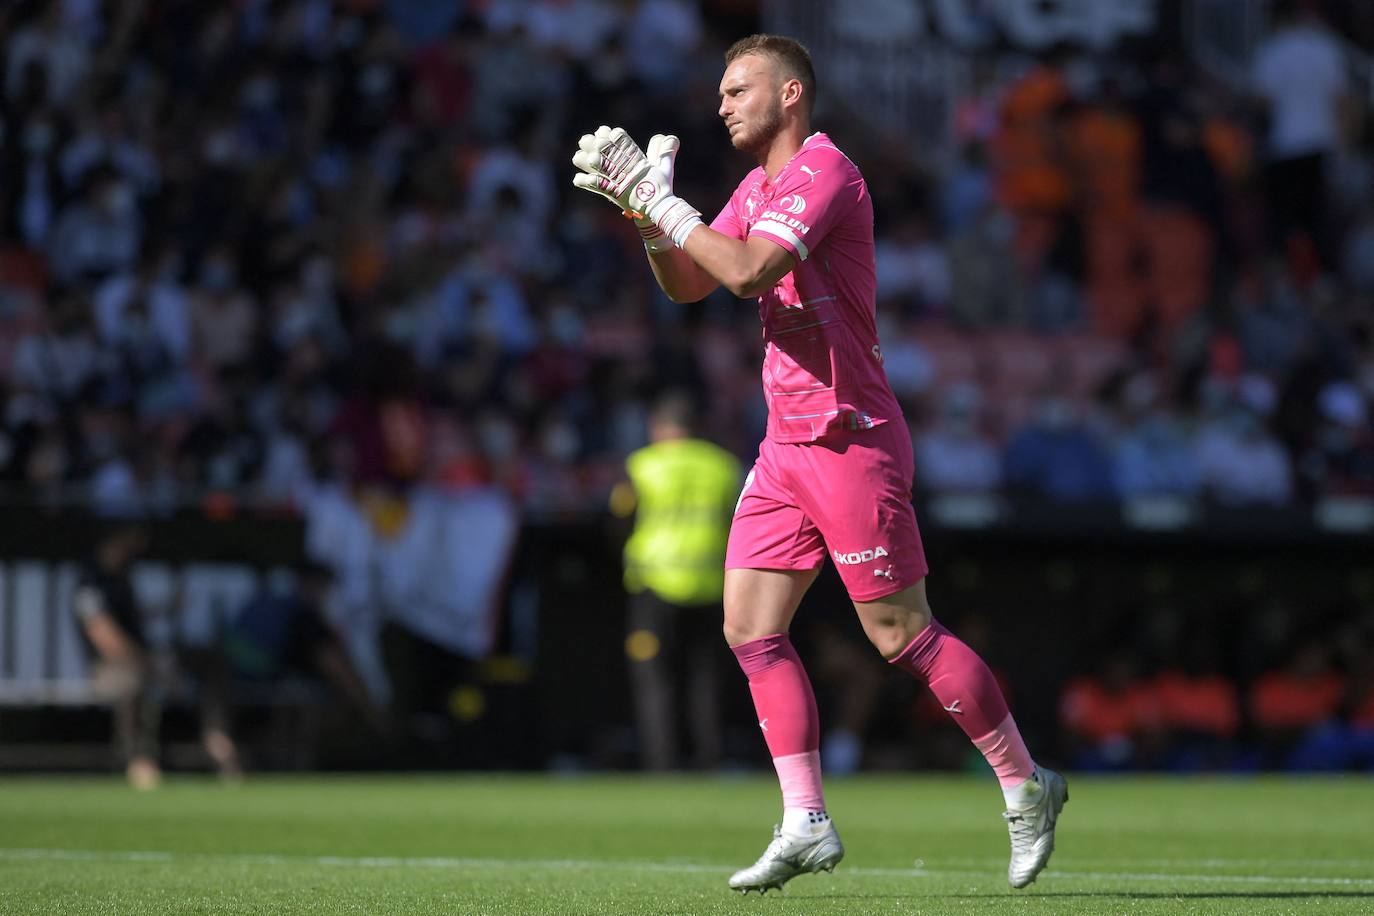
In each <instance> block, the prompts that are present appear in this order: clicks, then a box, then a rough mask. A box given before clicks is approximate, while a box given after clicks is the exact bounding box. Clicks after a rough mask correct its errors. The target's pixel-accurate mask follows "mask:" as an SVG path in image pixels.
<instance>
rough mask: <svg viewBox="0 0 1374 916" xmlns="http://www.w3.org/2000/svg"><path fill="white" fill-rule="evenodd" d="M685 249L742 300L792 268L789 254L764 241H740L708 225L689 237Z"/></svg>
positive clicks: (755, 294) (750, 296)
mask: <svg viewBox="0 0 1374 916" xmlns="http://www.w3.org/2000/svg"><path fill="white" fill-rule="evenodd" d="M683 250H684V251H685V252H686V253H687V254H688V255H689V256H690V257H691V259H692V261H693V262H695V263H696V264H697V265H698V267H699V268H700V269H701V270H702V271H703V272H704V273H706V274H708V275H709V276H711V277H712V278H714V279H715V281H716V282H718V283H720V284H721V285H722V286H724V287H725V288H726V289H728V290H729V291H730V292H732V293H734V294H735V295H736V296H738V297H740V298H741V299H751V298H753V297H754V296H758V295H761V294H762V293H764V292H766V291H767V290H768V289H769V288H771V287H772V286H773V284H774V283H776V282H777V281H778V279H779V278H781V276H782V275H783V274H785V273H787V272H788V271H789V270H791V269H792V258H791V255H790V254H788V253H787V251H786V250H785V249H783V248H781V247H780V246H778V245H775V244H773V243H772V242H769V241H765V240H762V239H758V240H754V241H753V243H752V244H751V243H750V242H749V241H740V240H739V239H736V238H731V237H730V236H728V235H723V234H721V233H719V232H716V231H715V230H714V229H711V228H710V227H709V226H699V227H698V228H697V229H695V230H693V232H692V234H691V235H689V236H688V237H687V240H686V244H685V245H684V246H683Z"/></svg>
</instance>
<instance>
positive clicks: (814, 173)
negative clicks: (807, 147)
mask: <svg viewBox="0 0 1374 916" xmlns="http://www.w3.org/2000/svg"><path fill="white" fill-rule="evenodd" d="M799 168H800V169H801V170H802V171H803V172H805V173H806V174H808V175H810V176H811V180H812V181H815V180H816V176H817V175H819V174H820V173H821V170H820V169H813V168H808V167H807V166H804V165H803V166H799Z"/></svg>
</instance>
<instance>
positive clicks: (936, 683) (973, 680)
mask: <svg viewBox="0 0 1374 916" xmlns="http://www.w3.org/2000/svg"><path fill="white" fill-rule="evenodd" d="M892 664H894V665H896V666H897V667H899V668H901V669H902V670H904V671H906V672H908V673H910V674H912V675H915V676H916V677H918V678H920V679H921V680H923V681H925V682H926V684H927V685H928V686H929V687H930V690H931V693H933V694H935V698H936V699H937V700H939V701H940V705H941V706H943V707H944V708H945V711H946V712H948V713H949V714H950V716H951V717H952V718H953V719H954V721H955V722H957V723H959V727H960V728H962V729H963V730H964V734H966V735H968V736H969V738H970V739H971V740H972V741H973V744H974V746H975V747H977V748H978V750H979V751H981V752H982V754H983V756H984V757H986V758H987V761H988V763H989V764H991V765H992V769H993V772H995V773H996V774H997V781H998V782H999V783H1000V784H1001V785H1002V787H1003V788H1007V787H1008V786H1014V785H1017V784H1018V783H1021V782H1024V781H1025V780H1027V779H1029V778H1030V777H1031V776H1032V775H1034V773H1035V763H1034V761H1032V760H1031V756H1030V752H1029V751H1027V750H1026V744H1025V742H1024V741H1022V740H1021V732H1020V730H1018V729H1017V727H1016V721H1015V720H1014V719H1013V718H1012V717H1011V713H1010V712H1009V711H1008V710H1007V701H1006V700H1005V699H1004V698H1003V697H1002V688H1001V687H998V686H997V679H996V678H995V677H993V675H992V671H991V670H989V668H988V666H987V664H986V663H984V661H983V660H982V659H981V658H979V657H978V653H976V652H974V651H973V650H972V649H970V648H969V647H968V646H967V645H965V644H964V643H963V642H962V641H961V640H959V639H958V638H957V637H955V636H954V634H952V633H950V632H949V630H946V629H945V628H944V627H943V626H941V625H940V624H939V623H938V622H936V621H935V620H934V619H932V620H931V621H930V626H928V627H926V628H925V629H924V630H922V631H921V632H920V633H919V634H918V635H917V636H916V638H915V639H913V640H912V641H911V644H910V645H909V646H907V647H906V648H905V649H903V650H902V651H901V653H900V654H898V656H897V657H896V658H894V659H892Z"/></svg>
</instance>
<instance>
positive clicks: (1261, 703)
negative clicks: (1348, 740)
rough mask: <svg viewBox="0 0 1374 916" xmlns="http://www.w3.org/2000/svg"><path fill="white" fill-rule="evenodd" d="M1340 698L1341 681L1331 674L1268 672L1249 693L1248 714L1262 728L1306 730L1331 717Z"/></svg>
mask: <svg viewBox="0 0 1374 916" xmlns="http://www.w3.org/2000/svg"><path fill="white" fill-rule="evenodd" d="M1344 697H1345V678H1343V677H1342V676H1341V675H1339V674H1337V673H1335V672H1334V671H1326V672H1322V673H1319V674H1313V675H1306V676H1302V675H1297V674H1294V673H1292V672H1289V671H1271V672H1269V673H1268V674H1266V675H1264V676H1263V677H1261V678H1260V679H1259V680H1258V681H1256V682H1255V685H1254V686H1253V687H1252V688H1251V690H1250V714H1251V715H1252V716H1253V717H1254V719H1255V724H1256V725H1259V726H1260V727H1262V728H1308V727H1310V726H1313V725H1319V724H1320V723H1322V722H1325V721H1326V720H1327V719H1330V718H1331V717H1333V716H1335V715H1336V714H1337V712H1338V711H1339V710H1340V706H1341V700H1342V699H1343V698H1344Z"/></svg>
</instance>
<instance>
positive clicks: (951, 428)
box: [916, 384, 1002, 493]
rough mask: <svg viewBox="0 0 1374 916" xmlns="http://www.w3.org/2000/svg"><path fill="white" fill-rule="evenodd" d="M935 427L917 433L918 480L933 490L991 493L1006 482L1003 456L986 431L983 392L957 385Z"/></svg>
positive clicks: (942, 406)
mask: <svg viewBox="0 0 1374 916" xmlns="http://www.w3.org/2000/svg"><path fill="white" fill-rule="evenodd" d="M939 411H940V417H939V419H938V420H937V421H936V423H935V425H934V427H933V428H931V429H929V430H928V431H926V432H925V433H922V434H919V435H918V436H916V480H917V481H918V482H919V483H920V485H921V486H922V487H924V488H926V489H928V490H930V491H932V492H936V493H944V492H953V493H987V492H992V491H995V490H997V489H998V488H999V487H1000V486H1001V484H1002V459H1001V455H1000V453H999V452H998V449H997V445H996V443H995V442H994V441H993V440H992V438H991V437H990V436H989V435H988V434H987V433H986V431H985V430H984V428H983V426H984V418H983V395H982V392H981V391H980V390H979V389H978V388H977V386H974V385H971V384H964V385H953V386H951V387H950V388H948V389H946V390H945V392H944V396H943V398H942V400H941V403H940V407H939Z"/></svg>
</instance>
